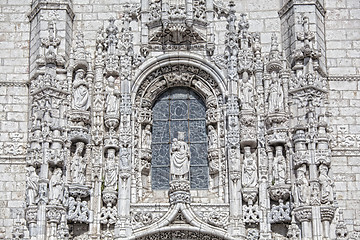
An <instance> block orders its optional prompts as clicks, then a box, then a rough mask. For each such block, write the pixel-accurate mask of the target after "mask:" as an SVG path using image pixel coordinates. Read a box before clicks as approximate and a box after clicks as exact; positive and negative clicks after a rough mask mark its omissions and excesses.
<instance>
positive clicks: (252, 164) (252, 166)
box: [242, 146, 258, 188]
mask: <svg viewBox="0 0 360 240" xmlns="http://www.w3.org/2000/svg"><path fill="white" fill-rule="evenodd" d="M257 182H258V175H257V165H256V161H255V159H254V157H253V155H252V154H251V150H250V147H249V146H246V147H244V163H243V168H242V185H243V187H249V188H251V187H256V186H257Z"/></svg>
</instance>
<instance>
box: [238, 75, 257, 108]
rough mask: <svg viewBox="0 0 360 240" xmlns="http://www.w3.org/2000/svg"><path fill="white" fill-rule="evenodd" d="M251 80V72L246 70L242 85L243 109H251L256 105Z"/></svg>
mask: <svg viewBox="0 0 360 240" xmlns="http://www.w3.org/2000/svg"><path fill="white" fill-rule="evenodd" d="M249 80H250V79H249V74H248V72H246V71H245V72H244V73H243V75H242V84H241V85H240V87H241V93H240V94H241V95H240V99H241V101H242V108H243V109H251V108H253V106H254V87H253V86H252V84H251V82H250V81H249Z"/></svg>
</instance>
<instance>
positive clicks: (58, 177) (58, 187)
mask: <svg viewBox="0 0 360 240" xmlns="http://www.w3.org/2000/svg"><path fill="white" fill-rule="evenodd" d="M63 189H64V181H63V178H62V170H61V169H60V168H56V169H55V170H54V172H53V175H52V176H51V178H50V182H49V200H50V204H60V202H61V201H62V198H63Z"/></svg>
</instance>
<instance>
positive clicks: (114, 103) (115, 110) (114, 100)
mask: <svg viewBox="0 0 360 240" xmlns="http://www.w3.org/2000/svg"><path fill="white" fill-rule="evenodd" d="M106 94H107V95H106V102H105V109H106V110H105V113H106V114H108V115H115V116H117V115H118V114H119V104H120V102H119V95H120V93H119V91H117V90H116V89H115V79H114V77H113V76H110V77H108V86H107V87H106Z"/></svg>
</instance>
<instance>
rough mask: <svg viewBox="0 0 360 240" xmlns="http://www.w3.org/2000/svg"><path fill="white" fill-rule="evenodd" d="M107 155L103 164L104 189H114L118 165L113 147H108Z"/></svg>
mask: <svg viewBox="0 0 360 240" xmlns="http://www.w3.org/2000/svg"><path fill="white" fill-rule="evenodd" d="M107 154H108V157H107V159H106V164H105V189H106V190H111V191H116V186H117V179H118V167H117V164H116V159H115V149H113V148H110V149H109V150H108V151H107Z"/></svg>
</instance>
